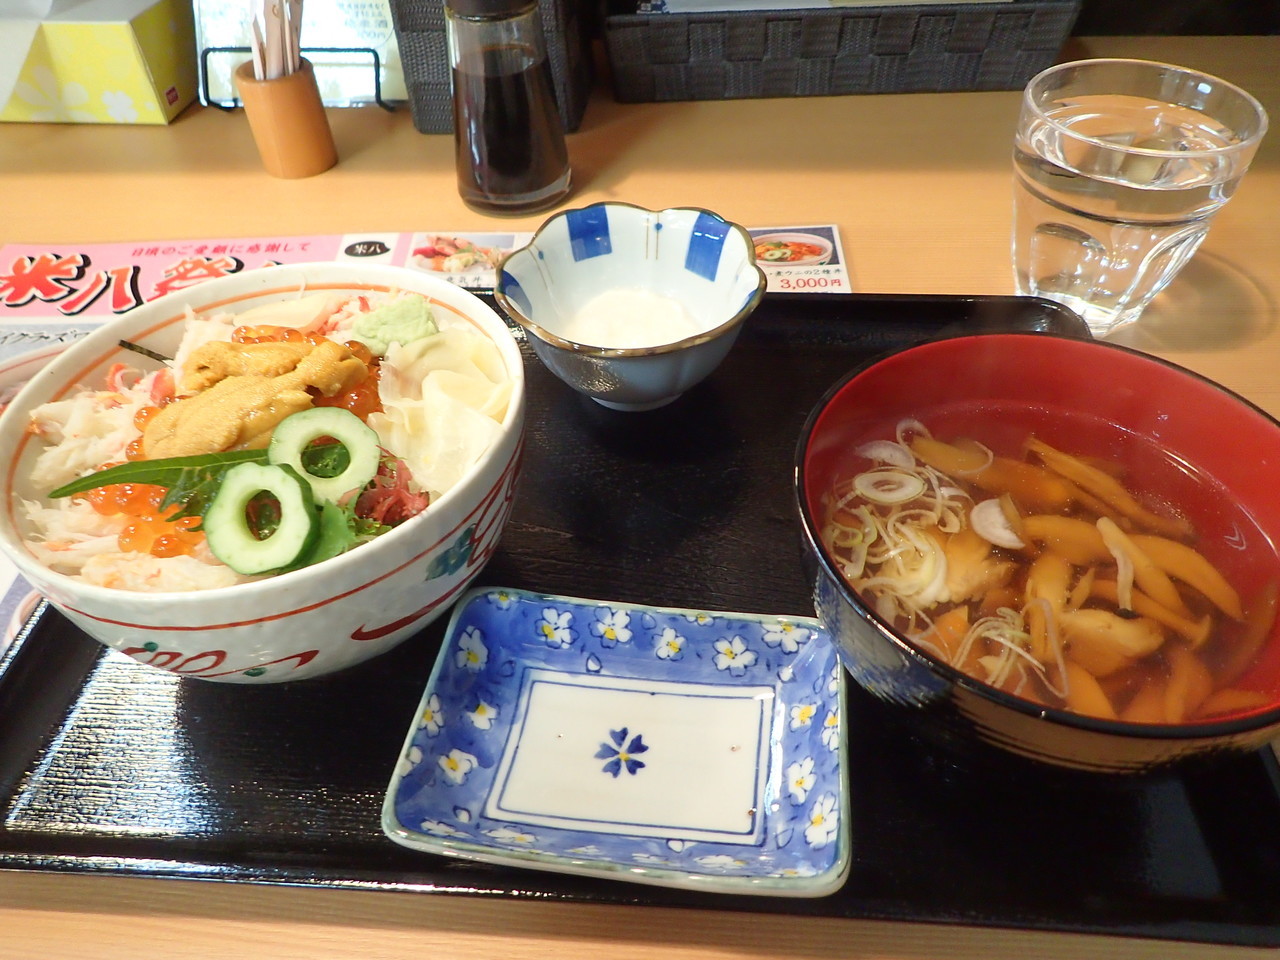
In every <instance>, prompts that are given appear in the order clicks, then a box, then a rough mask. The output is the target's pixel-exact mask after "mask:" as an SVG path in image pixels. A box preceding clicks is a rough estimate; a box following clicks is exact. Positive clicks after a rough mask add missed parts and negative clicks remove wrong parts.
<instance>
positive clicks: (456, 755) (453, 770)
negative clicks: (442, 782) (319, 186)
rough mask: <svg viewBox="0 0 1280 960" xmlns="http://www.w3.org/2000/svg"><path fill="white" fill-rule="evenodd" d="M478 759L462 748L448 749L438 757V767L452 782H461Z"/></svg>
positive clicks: (473, 767)
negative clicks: (443, 754)
mask: <svg viewBox="0 0 1280 960" xmlns="http://www.w3.org/2000/svg"><path fill="white" fill-rule="evenodd" d="M478 763H479V761H478V760H476V758H475V757H474V756H472V755H471V754H469V753H467V752H465V751H463V750H450V751H449V752H448V754H446V755H445V756H443V757H441V758H440V769H441V770H442V771H444V775H445V776H446V777H448V778H449V780H450V781H451V782H452V783H462V782H463V781H464V780H466V779H467V774H469V773H470V772H471V771H472V770H474V769H475V768H476V764H478Z"/></svg>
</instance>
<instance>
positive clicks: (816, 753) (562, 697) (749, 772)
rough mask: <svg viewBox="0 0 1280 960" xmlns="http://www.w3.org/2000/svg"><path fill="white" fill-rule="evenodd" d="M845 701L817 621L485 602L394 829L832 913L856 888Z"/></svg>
mask: <svg viewBox="0 0 1280 960" xmlns="http://www.w3.org/2000/svg"><path fill="white" fill-rule="evenodd" d="M843 693H844V675H843V672H842V670H841V668H840V666H839V663H838V661H837V660H836V655H835V650H834V647H833V645H832V644H831V642H830V640H829V639H828V637H827V636H826V634H825V632H824V631H823V629H822V627H821V625H820V624H819V623H818V622H817V621H816V620H812V619H807V618H796V617H793V618H784V617H771V616H759V615H755V614H739V613H716V612H703V611H696V610H676V609H663V608H657V607H643V606H635V605H631V604H625V603H603V602H597V601H594V600H582V599H576V598H571V597H557V596H548V595H545V594H537V593H528V592H525V591H518V590H503V589H494V588H487V589H483V590H473V591H471V592H469V593H467V594H465V595H464V596H463V598H462V599H461V600H460V601H459V603H458V605H457V607H456V608H455V610H454V613H453V618H452V620H451V622H450V624H449V628H448V632H447V634H446V637H445V641H444V643H443V645H442V647H441V650H440V656H439V658H438V659H437V661H436V664H435V668H434V670H433V671H432V674H431V679H430V681H429V682H428V683H427V688H426V691H425V692H424V694H423V697H422V703H421V705H420V706H419V709H418V714H417V717H416V718H415V720H414V724H413V726H412V728H411V729H410V730H409V733H408V736H407V737H406V739H405V744H404V749H403V751H402V754H401V758H400V763H399V766H398V768H397V770H396V772H395V775H394V776H393V777H392V779H391V783H390V786H389V787H388V789H387V794H386V798H385V801H384V803H383V809H382V825H383V829H384V830H385V831H386V833H387V835H388V836H389V837H390V838H391V839H392V840H395V841H396V842H397V843H402V844H404V845H405V846H408V847H412V848H414V849H418V850H424V851H428V852H431V853H437V854H447V855H451V856H456V857H462V858H466V859H471V860H480V861H485V862H489V863H498V864H505V865H510V866H518V867H528V868H535V869H543V870H553V871H559V872H563V873H576V874H585V875H589V876H601V877H611V878H615V879H620V880H631V881H636V882H640V883H651V884H660V885H664V886H671V887H683V888H687V889H698V890H708V891H716V892H722V893H748V894H768V895H773V896H798V897H817V896H824V895H826V894H829V893H832V892H834V891H835V890H837V889H839V887H840V885H841V884H843V883H844V880H845V877H846V876H847V873H848V869H849V814H848V797H847V792H846V789H845V785H846V782H847V777H846V772H845V767H846V763H847V748H846V737H845V731H844V728H843V724H842V721H841V704H842V702H843Z"/></svg>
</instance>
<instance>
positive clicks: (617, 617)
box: [591, 607, 631, 647]
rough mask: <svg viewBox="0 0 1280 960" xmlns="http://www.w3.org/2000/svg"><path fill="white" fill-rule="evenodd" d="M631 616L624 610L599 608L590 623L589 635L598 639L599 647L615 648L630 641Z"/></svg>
mask: <svg viewBox="0 0 1280 960" xmlns="http://www.w3.org/2000/svg"><path fill="white" fill-rule="evenodd" d="M630 623H631V614H629V613H627V611H625V610H611V609H610V608H609V607H600V608H599V609H598V610H596V617H595V620H594V621H592V623H591V635H592V636H595V637H599V638H600V643H601V645H603V646H605V647H616V646H617V645H618V644H620V643H628V642H629V641H630V640H631V628H630V626H629V624H630Z"/></svg>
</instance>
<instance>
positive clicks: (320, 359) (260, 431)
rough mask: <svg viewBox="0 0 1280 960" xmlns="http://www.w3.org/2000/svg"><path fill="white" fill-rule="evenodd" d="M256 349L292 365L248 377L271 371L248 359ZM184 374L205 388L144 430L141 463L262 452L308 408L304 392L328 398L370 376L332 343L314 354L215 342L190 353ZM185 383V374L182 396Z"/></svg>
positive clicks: (308, 348)
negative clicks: (281, 425)
mask: <svg viewBox="0 0 1280 960" xmlns="http://www.w3.org/2000/svg"><path fill="white" fill-rule="evenodd" d="M263 346H266V347H269V348H271V349H273V350H275V349H276V348H283V349H285V350H286V351H287V353H288V354H289V355H290V356H291V357H292V365H291V366H287V367H286V369H285V370H284V372H282V373H279V374H274V373H270V372H268V373H257V372H253V371H255V370H259V369H265V370H274V369H277V368H276V367H275V366H273V365H269V366H264V365H261V364H259V363H258V359H255V358H257V357H258V354H257V353H256V352H254V353H252V354H251V351H253V348H254V347H263ZM206 347H207V348H215V347H216V348H218V349H216V350H215V349H209V350H206V349H205V348H206ZM228 350H230V352H228ZM281 356H282V354H280V353H279V352H276V353H273V354H271V356H270V357H269V358H268V359H269V360H270V361H272V363H274V362H275V361H278V360H280V359H281ZM184 369H185V370H187V371H194V372H195V373H197V374H198V379H199V382H201V383H203V384H205V386H204V387H203V388H202V389H201V391H200V392H199V393H196V394H194V395H193V396H189V397H184V398H182V399H180V400H177V401H175V402H174V403H171V404H169V405H168V406H166V407H164V409H162V410H161V411H160V413H158V414H156V415H155V416H154V417H152V418H151V420H150V421H149V422H148V423H147V426H146V430H145V432H144V433H143V450H144V452H145V454H146V457H147V458H148V459H160V458H165V457H182V456H192V455H195V454H201V453H216V452H219V451H222V450H234V449H253V448H255V447H264V446H266V445H267V443H268V442H269V441H270V439H271V431H272V430H273V429H274V428H275V426H276V424H278V423H280V421H282V420H284V418H285V417H287V416H289V415H290V414H291V413H297V412H298V411H300V410H305V409H307V408H309V407H311V406H312V399H313V394H312V392H311V391H313V390H314V391H316V392H318V393H320V394H322V395H325V396H333V395H335V394H338V393H342V392H344V391H346V390H348V389H350V388H351V387H352V386H354V385H355V384H357V383H359V382H360V381H362V380H364V379H365V378H367V377H368V375H369V370H368V367H367V366H366V365H365V364H364V363H363V362H362V361H361V360H359V359H358V358H357V357H354V356H352V354H351V351H350V350H348V349H347V348H346V347H344V346H342V345H341V344H339V343H335V342H334V341H332V340H324V341H323V342H322V343H319V344H317V345H315V346H312V345H309V344H306V345H293V344H288V345H286V344H265V345H264V344H252V345H240V346H239V348H238V349H237V347H236V345H234V344H227V343H224V342H221V341H218V342H215V343H209V344H205V345H204V346H202V347H200V348H198V349H196V350H195V351H193V352H192V354H191V356H190V357H189V358H188V360H187V363H186V364H185V366H184ZM238 370H247V371H249V372H245V373H238V372H236V371H238ZM187 382H188V381H187V376H186V375H185V374H184V377H183V384H184V389H185V387H186V384H187Z"/></svg>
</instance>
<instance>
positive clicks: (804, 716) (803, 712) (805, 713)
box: [791, 703, 818, 730]
mask: <svg viewBox="0 0 1280 960" xmlns="http://www.w3.org/2000/svg"><path fill="white" fill-rule="evenodd" d="M817 712H818V705H817V704H816V703H797V704H796V705H795V706H793V707H792V708H791V729H792V730H799V729H801V728H803V727H807V726H809V724H811V723H812V722H813V717H814V714H816V713H817Z"/></svg>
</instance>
